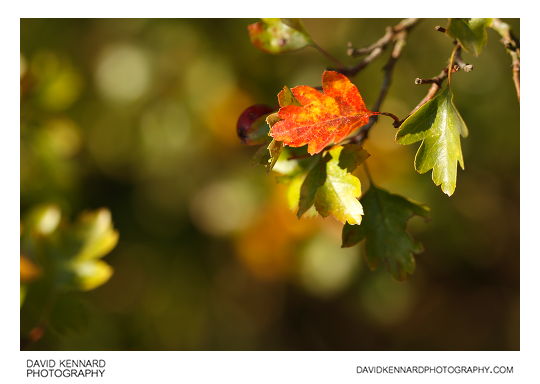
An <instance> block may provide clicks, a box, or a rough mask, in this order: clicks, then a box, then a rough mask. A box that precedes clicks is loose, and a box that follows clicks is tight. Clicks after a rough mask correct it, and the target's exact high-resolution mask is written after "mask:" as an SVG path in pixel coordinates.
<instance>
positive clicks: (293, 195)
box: [287, 173, 317, 217]
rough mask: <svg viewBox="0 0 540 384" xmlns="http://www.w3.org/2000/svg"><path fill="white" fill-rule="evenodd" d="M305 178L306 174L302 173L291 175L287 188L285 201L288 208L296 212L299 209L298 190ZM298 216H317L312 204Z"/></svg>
mask: <svg viewBox="0 0 540 384" xmlns="http://www.w3.org/2000/svg"><path fill="white" fill-rule="evenodd" d="M305 178H306V174H305V173H302V174H300V175H297V176H295V177H293V178H292V179H291V180H290V182H289V186H288V188H287V203H288V205H289V209H290V210H291V211H293V212H298V210H299V203H300V190H301V188H302V185H303V183H304V180H305ZM300 216H302V217H314V216H317V210H316V209H315V207H314V206H313V205H312V206H311V207H309V208H308V209H307V210H305V211H304V212H303V213H302V215H300Z"/></svg>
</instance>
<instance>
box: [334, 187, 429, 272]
mask: <svg viewBox="0 0 540 384" xmlns="http://www.w3.org/2000/svg"><path fill="white" fill-rule="evenodd" d="M360 201H361V203H362V205H363V207H364V209H365V214H364V220H363V221H362V224H360V225H350V224H345V226H344V227H343V233H342V242H343V243H342V247H351V246H353V245H355V244H357V243H359V242H360V241H362V240H364V239H365V240H366V243H365V250H366V258H367V262H368V265H369V267H370V268H371V269H375V268H376V267H377V266H378V265H380V264H384V265H386V267H387V269H388V270H389V271H390V273H391V274H392V275H393V276H394V277H395V278H396V279H398V280H403V279H405V278H406V277H407V275H410V274H412V273H413V272H414V269H415V261H414V254H416V253H420V252H422V250H423V247H422V244H421V243H420V242H418V241H415V240H414V239H413V238H412V237H411V236H410V235H409V233H407V231H406V227H407V221H408V220H409V219H410V218H411V217H413V216H415V215H417V216H422V217H428V213H429V208H428V207H427V206H426V205H422V204H417V203H414V202H412V201H410V200H408V199H406V198H404V197H402V196H399V195H395V194H392V193H390V192H388V191H385V190H384V189H381V188H377V187H376V186H375V185H373V184H372V185H371V186H370V188H369V190H368V191H367V192H366V193H365V194H364V196H362V199H361V200H360Z"/></svg>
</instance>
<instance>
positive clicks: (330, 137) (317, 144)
mask: <svg viewBox="0 0 540 384" xmlns="http://www.w3.org/2000/svg"><path fill="white" fill-rule="evenodd" d="M322 88H323V91H322V92H320V91H318V90H316V89H315V88H312V87H308V86H306V85H300V86H297V87H294V88H292V89H291V90H290V91H291V93H292V95H293V96H294V98H295V99H296V100H297V101H298V102H299V103H300V105H294V104H290V105H281V103H280V107H281V108H280V109H279V111H278V117H279V118H280V119H281V120H280V121H278V122H276V123H275V124H273V125H272V127H271V128H270V136H272V137H273V138H274V139H275V140H278V141H283V143H284V144H285V145H288V146H290V147H301V146H304V145H306V144H307V145H308V152H309V153H310V154H311V155H313V154H316V153H319V152H321V151H322V150H323V149H324V148H325V147H326V146H328V145H329V144H334V143H336V144H337V143H339V142H340V141H341V140H343V139H344V138H345V137H346V136H348V135H349V134H350V133H351V132H352V131H353V130H354V129H356V128H358V127H361V126H362V125H365V124H367V123H368V121H369V117H370V116H373V115H376V114H378V113H377V112H371V111H369V110H368V109H367V107H366V105H365V103H364V101H363V99H362V96H361V95H360V92H359V91H358V88H356V86H355V85H354V84H352V83H351V81H350V80H349V79H348V78H347V76H345V75H343V74H341V73H339V72H335V71H324V73H323V75H322ZM282 92H283V91H282ZM278 100H279V95H278Z"/></svg>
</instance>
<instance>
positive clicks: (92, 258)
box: [20, 205, 118, 342]
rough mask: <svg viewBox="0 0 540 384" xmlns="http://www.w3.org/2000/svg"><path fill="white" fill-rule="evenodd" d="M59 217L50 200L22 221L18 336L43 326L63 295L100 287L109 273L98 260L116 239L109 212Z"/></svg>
mask: <svg viewBox="0 0 540 384" xmlns="http://www.w3.org/2000/svg"><path fill="white" fill-rule="evenodd" d="M61 216H62V215H61V212H60V209H59V208H58V207H57V206H55V205H44V206H38V207H36V208H34V209H32V210H31V211H30V212H29V213H27V215H26V217H25V219H24V220H23V222H22V224H21V226H22V230H21V268H20V269H21V330H22V331H23V335H25V334H26V332H30V335H31V332H32V330H35V329H39V328H43V329H45V328H47V326H48V322H49V320H50V319H49V317H50V316H55V315H56V313H57V312H58V308H57V306H58V305H62V303H63V301H62V300H63V299H64V298H63V297H62V296H63V295H65V294H66V293H69V292H70V291H76V290H81V291H88V290H91V289H94V288H96V287H99V286H100V285H102V284H104V283H105V282H107V280H109V278H110V277H111V276H112V274H113V270H112V268H111V266H110V265H109V264H107V263H105V262H104V261H102V260H100V259H101V258H102V257H103V256H105V255H106V254H107V253H109V252H110V251H111V250H112V249H113V248H114V247H115V246H116V243H117V241H118V233H117V232H116V231H115V230H114V229H113V228H112V222H111V215H110V212H109V211H108V210H106V209H100V210H97V211H94V212H85V213H83V214H81V215H80V216H79V218H78V220H77V221H76V222H75V223H74V224H72V225H69V223H67V222H66V221H65V220H64V221H62V217H61ZM59 298H60V300H58V299H59ZM25 304H26V305H25ZM62 317H63V316H60V319H62ZM68 321H69V320H68ZM59 323H62V320H60V321H59ZM33 327H35V328H33ZM29 329H30V331H28V330H29ZM31 341H37V340H31ZM23 342H25V340H24V338H23Z"/></svg>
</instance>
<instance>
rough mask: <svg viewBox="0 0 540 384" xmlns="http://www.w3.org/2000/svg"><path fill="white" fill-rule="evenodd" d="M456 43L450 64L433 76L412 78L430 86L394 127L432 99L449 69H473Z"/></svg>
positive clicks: (453, 70)
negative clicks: (464, 59) (463, 57)
mask: <svg viewBox="0 0 540 384" xmlns="http://www.w3.org/2000/svg"><path fill="white" fill-rule="evenodd" d="M454 43H455V44H456V47H454V48H453V49H452V54H451V56H450V59H449V61H450V60H451V61H453V62H452V65H450V63H449V64H448V65H447V66H446V67H444V69H443V70H442V71H441V72H440V73H439V74H438V75H437V76H435V77H431V78H427V79H421V78H418V77H417V78H416V79H415V80H414V83H415V84H431V87H429V89H428V91H427V93H426V95H425V96H424V98H423V99H422V100H421V101H420V102H419V103H418V104H417V105H416V107H414V108H413V110H412V111H411V112H410V113H409V114H408V115H407V116H406V117H405V118H404V119H403V120H401V121H400V122H399V123H397V124H394V127H396V128H399V127H400V126H401V124H403V122H404V121H405V120H406V119H407V118H408V117H409V116H411V115H412V114H413V113H415V112H416V111H418V110H419V109H420V107H421V106H422V105H424V104H425V103H427V102H428V101H430V100H431V99H433V98H434V97H435V96H436V95H437V93H438V92H439V90H440V89H441V88H442V86H443V83H444V81H445V80H446V79H447V78H448V72H449V70H450V69H451V73H454V72H457V71H459V70H463V71H465V72H470V71H471V70H472V69H473V66H472V65H469V64H466V63H465V62H464V61H463V59H462V58H461V45H459V43H457V42H454Z"/></svg>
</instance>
